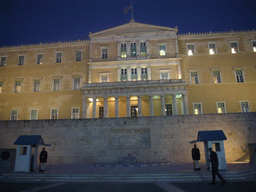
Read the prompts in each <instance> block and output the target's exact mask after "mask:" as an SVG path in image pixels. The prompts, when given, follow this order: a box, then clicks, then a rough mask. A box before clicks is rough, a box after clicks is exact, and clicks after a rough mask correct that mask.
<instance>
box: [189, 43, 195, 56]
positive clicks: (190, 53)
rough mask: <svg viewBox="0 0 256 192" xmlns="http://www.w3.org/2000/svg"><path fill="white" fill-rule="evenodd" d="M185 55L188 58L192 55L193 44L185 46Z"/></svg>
mask: <svg viewBox="0 0 256 192" xmlns="http://www.w3.org/2000/svg"><path fill="white" fill-rule="evenodd" d="M187 53H188V55H189V56H191V55H194V45H193V44H188V45H187Z"/></svg>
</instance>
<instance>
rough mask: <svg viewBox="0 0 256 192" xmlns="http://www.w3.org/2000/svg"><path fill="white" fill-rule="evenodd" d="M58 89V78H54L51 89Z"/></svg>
mask: <svg viewBox="0 0 256 192" xmlns="http://www.w3.org/2000/svg"><path fill="white" fill-rule="evenodd" d="M59 90H60V79H54V80H53V91H59Z"/></svg>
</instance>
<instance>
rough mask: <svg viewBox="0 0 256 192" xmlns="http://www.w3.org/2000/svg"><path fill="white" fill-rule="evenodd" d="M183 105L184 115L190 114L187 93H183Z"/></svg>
mask: <svg viewBox="0 0 256 192" xmlns="http://www.w3.org/2000/svg"><path fill="white" fill-rule="evenodd" d="M183 107H184V115H188V98H187V95H186V94H183Z"/></svg>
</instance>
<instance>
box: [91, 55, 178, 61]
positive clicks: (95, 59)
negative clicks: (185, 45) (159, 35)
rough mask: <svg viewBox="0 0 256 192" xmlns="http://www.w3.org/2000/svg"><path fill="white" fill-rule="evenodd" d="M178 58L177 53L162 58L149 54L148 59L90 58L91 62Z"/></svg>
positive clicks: (138, 57) (128, 57)
mask: <svg viewBox="0 0 256 192" xmlns="http://www.w3.org/2000/svg"><path fill="white" fill-rule="evenodd" d="M178 57H179V55H178V54H177V53H170V54H166V55H162V56H160V55H159V54H147V57H140V56H139V55H138V56H137V57H130V56H127V57H126V58H121V57H120V56H116V57H108V58H102V57H94V58H90V62H107V61H126V60H142V59H167V58H178Z"/></svg>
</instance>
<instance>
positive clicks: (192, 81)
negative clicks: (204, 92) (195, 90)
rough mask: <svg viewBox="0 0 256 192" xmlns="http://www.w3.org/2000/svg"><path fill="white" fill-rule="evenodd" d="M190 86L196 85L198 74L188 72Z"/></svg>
mask: <svg viewBox="0 0 256 192" xmlns="http://www.w3.org/2000/svg"><path fill="white" fill-rule="evenodd" d="M190 84H193V85H195V84H198V74H197V72H196V71H194V72H190Z"/></svg>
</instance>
